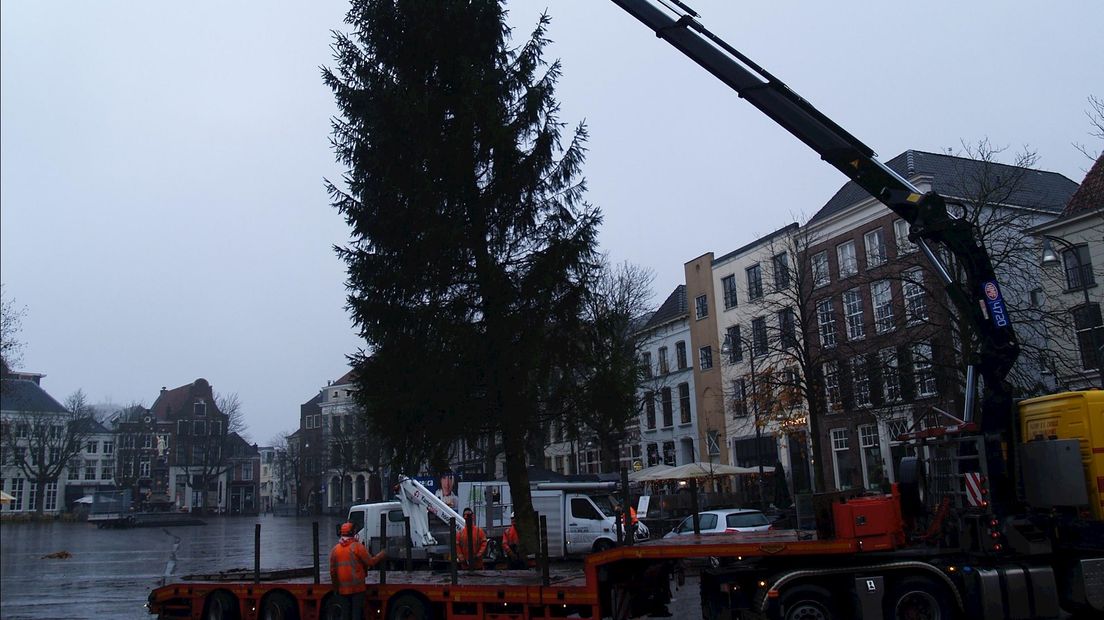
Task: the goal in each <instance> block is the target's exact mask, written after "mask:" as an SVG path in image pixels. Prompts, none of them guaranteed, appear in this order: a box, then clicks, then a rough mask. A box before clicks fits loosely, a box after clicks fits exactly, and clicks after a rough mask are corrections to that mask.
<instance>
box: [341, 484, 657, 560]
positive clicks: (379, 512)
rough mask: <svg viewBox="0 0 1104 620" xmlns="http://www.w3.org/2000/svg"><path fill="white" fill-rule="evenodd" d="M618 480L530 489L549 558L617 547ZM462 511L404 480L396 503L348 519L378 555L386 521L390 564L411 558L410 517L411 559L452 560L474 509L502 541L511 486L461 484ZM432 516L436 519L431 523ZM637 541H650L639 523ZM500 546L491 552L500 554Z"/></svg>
mask: <svg viewBox="0 0 1104 620" xmlns="http://www.w3.org/2000/svg"><path fill="white" fill-rule="evenodd" d="M616 486H617V485H616V483H614V482H541V483H537V484H535V485H533V490H532V491H531V494H532V497H533V508H534V509H535V510H536V511H537V512H538V513H539V514H540V515H542V516H544V517H545V519H546V521H545V522H546V526H547V529H548V556H549V557H550V558H564V557H567V556H578V555H585V554H587V553H591V552H593V551H602V550H605V549H609V548H611V547H613V546H614V545H615V544H616V543H617V530H616V529H615V528H616V517H615V513H614V510H613V505H612V503H611V501H610V493H611V492H612V491H613V490H614V489H615V488H616ZM457 490H458V493H457V495H458V498H459V503H458V505H457V508H458V511H457V510H453V509H452V508H450V507H449V506H448V505H447V504H445V503H444V502H443V501H441V499H440V498H438V497H437V496H435V495H434V494H433V493H431V492H430V491H429V490H428V489H426V488H425V487H424V486H422V484H421V483H419V482H418V481H417V480H414V479H412V478H406V477H403V478H401V479H400V482H399V497H398V499H397V500H395V501H389V502H378V503H374V504H357V505H355V506H353V507H351V508H350V509H349V517H348V520H349V521H350V522H352V523H354V524H355V525H356V526H357V531H358V536H359V537H360V539H361V540H362V541H364V543H365V544H366V545H367V546H368V548H369V550H370V551H372V552H373V553H375V552H377V551H379V549H380V544H379V540H380V522H381V521H386V523H387V541H388V543H387V547H388V554H389V555H390V556H391V561H393V562H399V561H402V560H404V559H405V557H406V555H405V554H406V524H405V521H406V519H407V518H409V519H410V541H411V547H412V549H411V559H412V560H413V561H414V563H415V564H417V565H419V566H424V565H426V564H430V563H432V562H433V561H435V560H442V561H443V560H447V558H448V552H449V540H448V538H446V536H451V535H455V532H451V531H450V530H449V527H448V523H449V519H450V518H453V519H456V521H455V523H456V528H457V530H459V529H460V528H462V527H463V523H464V519H463V517H462V516H461V515H460V513H462V512H463V511H464V509H466V508H471V509H472V512H473V513H474V515H475V522H476V525H478V526H479V527H481V528H483V530H484V531H485V532H486V533H487V537H488V538H491V539H498V538H500V537H501V536H502V533H503V531H505V529H506V528H507V527H509V525H510V513H511V512H512V511H513V502H512V501H511V498H510V486H509V485H508V484H506V483H505V482H503V481H487V482H462V483H461V484H460V485H459V487H458V489H457ZM429 515H434V516H436V517H437V521H436V522H431V521H430V519H429ZM636 539H637V540H638V541H639V540H647V539H648V528H646V527H645V526H644V524H643V523H639V522H638V523H637V526H636ZM496 551H497V545H492V546H491V547H490V548H489V550H488V552H489V553H490V554H495V553H496Z"/></svg>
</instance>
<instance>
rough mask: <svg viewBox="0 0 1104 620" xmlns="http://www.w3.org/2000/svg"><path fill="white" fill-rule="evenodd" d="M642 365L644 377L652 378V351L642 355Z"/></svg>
mask: <svg viewBox="0 0 1104 620" xmlns="http://www.w3.org/2000/svg"><path fill="white" fill-rule="evenodd" d="M640 365H641V366H643V367H644V376H645V377H651V376H652V372H653V371H652V353H651V351H645V352H644V353H641V354H640Z"/></svg>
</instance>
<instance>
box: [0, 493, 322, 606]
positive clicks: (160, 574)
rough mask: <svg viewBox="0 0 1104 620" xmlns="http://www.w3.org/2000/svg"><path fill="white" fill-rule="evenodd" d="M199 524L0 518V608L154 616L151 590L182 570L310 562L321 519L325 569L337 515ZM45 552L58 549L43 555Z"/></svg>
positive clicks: (218, 519)
mask: <svg viewBox="0 0 1104 620" xmlns="http://www.w3.org/2000/svg"><path fill="white" fill-rule="evenodd" d="M204 520H205V521H206V523H207V524H206V525H192V526H179V527H177V526H171V527H154V528H132V529H104V530H101V529H97V528H96V527H95V526H94V525H90V524H88V523H83V522H78V523H61V522H51V523H10V522H3V523H0V618H3V619H4V620H17V619H20V618H36V619H42V618H50V619H54V618H58V619H60V618H151V617H152V616H149V615H148V614H147V612H146V609H145V603H146V598H147V597H148V596H149V593H150V590H152V589H153V588H155V587H157V586H159V585H161V584H162V583H171V582H173V581H178V580H180V579H181V577H182V576H184V575H188V574H195V573H211V572H218V571H222V570H229V569H234V568H248V569H252V568H253V547H254V545H253V540H254V528H255V525H256V524H258V523H260V524H261V569H262V570H264V569H280V568H302V567H307V566H312V565H313V562H314V559H313V554H312V549H313V544H312V534H311V530H312V526H311V523H312V522H314V521H318V524H319V537H318V538H319V549H320V554H321V556H322V557H321V560H320V561H321V564H322V574H323V576H322V579H323V581H328V579H329V578H328V576H327V575H326V571H327V568H326V562H327V558H328V554H329V550H330V547H332V546H333V544H334V543H335V541H336V536H335V531H336V527H337V525H338V523H339V522H340V519H338V518H337V517H309V518H308V517H276V516H273V515H262V516H260V517H204ZM51 554H60V555H66V554H68V556H67V557H64V558H50V557H46V556H49V555H51Z"/></svg>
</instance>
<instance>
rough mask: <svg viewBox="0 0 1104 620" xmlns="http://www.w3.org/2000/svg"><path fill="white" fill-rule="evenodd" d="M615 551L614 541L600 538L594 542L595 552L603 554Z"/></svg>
mask: <svg viewBox="0 0 1104 620" xmlns="http://www.w3.org/2000/svg"><path fill="white" fill-rule="evenodd" d="M610 549H613V541H612V540H610V539H608V538H600V539H598V540H596V541H594V552H595V553H601V552H603V551H609V550H610Z"/></svg>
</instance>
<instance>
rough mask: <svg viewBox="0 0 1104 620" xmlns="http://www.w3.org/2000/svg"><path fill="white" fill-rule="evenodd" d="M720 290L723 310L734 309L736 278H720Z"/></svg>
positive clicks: (730, 276)
mask: <svg viewBox="0 0 1104 620" xmlns="http://www.w3.org/2000/svg"><path fill="white" fill-rule="evenodd" d="M721 290H722V291H723V292H724V306H725V310H727V309H729V308H735V307H736V301H737V299H736V276H735V275H727V276H725V277H723V278H721Z"/></svg>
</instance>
